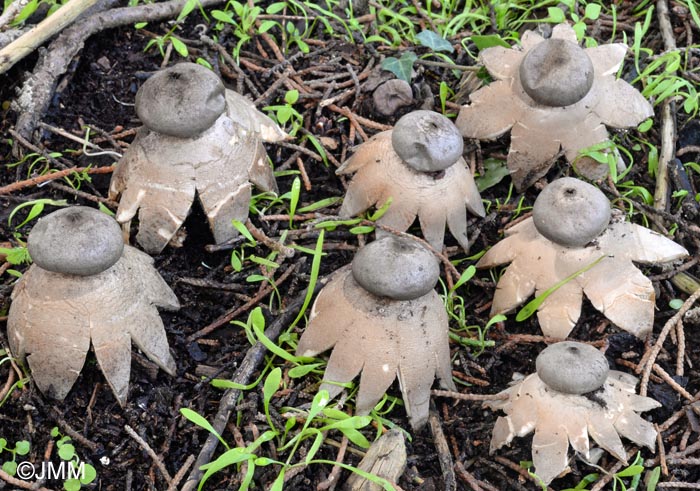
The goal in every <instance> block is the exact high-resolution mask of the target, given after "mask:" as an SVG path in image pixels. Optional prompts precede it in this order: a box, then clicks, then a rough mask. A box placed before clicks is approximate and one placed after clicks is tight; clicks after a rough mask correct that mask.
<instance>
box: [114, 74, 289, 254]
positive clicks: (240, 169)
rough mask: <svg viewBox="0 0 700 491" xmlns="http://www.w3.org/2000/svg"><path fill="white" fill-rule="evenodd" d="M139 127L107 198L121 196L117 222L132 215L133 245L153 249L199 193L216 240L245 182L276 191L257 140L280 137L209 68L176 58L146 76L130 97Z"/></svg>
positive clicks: (223, 236)
mask: <svg viewBox="0 0 700 491" xmlns="http://www.w3.org/2000/svg"><path fill="white" fill-rule="evenodd" d="M136 113H137V114H138V116H139V118H140V119H141V121H142V122H143V124H144V127H143V128H141V130H140V131H139V132H138V134H137V135H136V138H135V139H134V141H133V143H132V144H131V145H130V146H129V148H128V149H127V151H126V152H125V154H124V156H123V157H122V159H121V160H120V162H119V163H118V165H117V170H116V171H115V173H114V175H113V177H112V182H111V184H110V191H109V194H110V198H112V199H117V197H119V196H120V195H121V200H120V202H119V209H118V210H117V221H118V222H120V223H126V222H129V221H130V220H131V219H132V218H133V217H134V216H135V215H136V213H137V212H138V213H139V231H138V234H137V235H136V240H137V242H138V243H139V244H140V245H141V247H143V248H144V249H145V250H146V251H147V252H149V253H151V254H157V253H159V252H160V251H162V250H163V248H164V247H165V246H166V245H167V244H168V242H169V241H170V240H171V239H172V238H173V237H174V236H175V234H176V232H177V231H178V230H179V228H180V226H181V225H182V223H183V222H184V220H185V218H186V217H187V214H188V213H189V210H190V207H191V205H192V202H193V201H194V197H195V194H197V195H198V196H199V201H200V202H201V203H202V207H203V208H204V212H205V213H206V215H207V219H208V221H209V226H210V227H211V229H212V232H213V234H214V240H215V241H216V242H217V243H222V242H226V241H227V240H229V239H232V238H233V237H235V236H236V235H237V230H236V228H235V227H233V225H232V223H231V221H232V220H234V219H235V220H238V221H241V222H245V220H246V218H247V217H248V207H249V204H250V197H251V182H252V183H253V184H255V185H256V186H258V187H259V188H261V189H263V190H264V191H274V192H276V191H277V184H276V182H275V178H274V175H273V173H272V169H271V168H270V166H269V165H268V162H267V154H266V152H265V148H264V147H263V144H262V142H264V141H265V142H276V141H280V140H283V139H284V138H285V137H286V136H287V135H286V134H285V133H284V132H283V131H282V130H281V129H280V128H279V127H278V126H277V125H276V124H275V123H274V122H273V121H272V120H271V119H269V118H268V117H267V116H265V115H264V114H262V113H261V112H259V111H258V110H257V109H256V108H255V106H254V105H253V103H252V102H250V101H249V100H247V99H246V98H245V97H243V96H242V95H240V94H237V93H236V92H233V91H232V90H228V89H226V88H225V87H224V85H223V84H222V83H221V80H220V79H219V77H217V76H216V75H215V74H214V73H213V72H212V71H211V70H208V69H207V68H204V67H203V66H201V65H196V64H194V63H179V64H177V65H175V66H173V67H170V68H168V69H165V70H161V71H159V72H158V73H156V74H155V75H153V76H152V77H151V78H150V79H148V80H147V81H146V82H145V83H144V84H143V86H141V88H140V89H139V91H138V93H137V94H136Z"/></svg>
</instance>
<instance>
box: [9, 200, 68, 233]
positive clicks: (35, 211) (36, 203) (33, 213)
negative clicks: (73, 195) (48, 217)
mask: <svg viewBox="0 0 700 491" xmlns="http://www.w3.org/2000/svg"><path fill="white" fill-rule="evenodd" d="M46 205H50V206H68V201H66V200H65V199H60V200H54V199H37V200H33V201H27V202H26V203H22V204H21V205H18V206H16V207H15V209H14V210H12V213H10V216H9V217H8V219H7V224H8V225H12V218H13V217H14V216H15V215H16V214H17V212H18V211H19V210H21V209H22V208H26V207H27V206H31V209H30V210H29V215H27V218H25V219H24V221H23V222H22V223H20V224H19V225H17V226H16V227H15V228H21V227H22V226H24V225H26V224H27V223H29V222H31V221H32V220H34V219H35V218H36V217H38V216H39V215H40V214H41V212H43V211H44V207H45V206H46Z"/></svg>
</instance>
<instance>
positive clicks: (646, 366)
mask: <svg viewBox="0 0 700 491" xmlns="http://www.w3.org/2000/svg"><path fill="white" fill-rule="evenodd" d="M699 298H700V290H698V291H696V292H695V293H693V294H692V295H691V296H690V297H688V299H687V300H686V301H685V302H684V303H683V305H682V306H681V308H680V309H678V312H676V313H675V315H674V316H673V317H671V318H670V319H669V320H667V321H666V324H664V327H663V329H661V332H660V333H659V338H658V339H657V340H656V343H654V346H653V347H652V348H651V349H650V350H649V351H647V352H646V353H644V356H643V357H642V360H641V361H640V362H639V365H638V366H637V370H636V372H637V373H639V372H641V371H642V370H643V373H642V380H641V382H640V384H639V394H640V395H642V396H646V395H647V388H648V387H647V386H648V385H649V377H650V376H651V371H652V369H653V368H654V364H655V363H656V357H657V356H659V353H661V348H662V347H663V344H664V341H665V340H666V337H667V336H668V334H669V333H670V332H671V329H672V328H673V327H674V326H675V325H676V324H677V323H679V322H682V320H683V316H684V315H685V313H686V312H687V311H688V310H689V309H690V308H691V307H692V306H693V305H694V304H695V302H696V301H697V300H698V299H699Z"/></svg>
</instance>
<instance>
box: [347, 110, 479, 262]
mask: <svg viewBox="0 0 700 491" xmlns="http://www.w3.org/2000/svg"><path fill="white" fill-rule="evenodd" d="M436 140H437V142H436ZM462 149H463V141H462V138H461V136H459V133H458V132H457V130H456V129H455V128H454V125H452V123H451V122H450V121H449V120H448V119H447V118H445V117H444V116H442V115H439V114H437V113H434V112H431V111H415V112H413V113H409V114H407V115H405V116H403V117H402V118H401V119H399V121H398V122H397V124H396V128H395V129H394V130H389V131H384V132H382V133H379V134H377V135H375V136H374V137H372V138H371V139H370V140H368V141H367V142H365V143H363V144H361V145H360V146H358V147H357V149H356V150H355V153H354V154H353V155H352V157H350V158H349V159H348V160H347V161H345V163H344V164H343V165H342V166H341V167H340V168H339V169H338V170H337V171H336V173H337V174H350V173H355V175H354V177H353V179H352V181H351V183H350V186H349V187H348V191H347V194H346V196H345V199H344V200H343V205H342V207H341V209H340V215H341V216H343V217H351V216H355V215H357V214H359V213H362V212H364V211H365V210H367V209H368V208H370V207H371V206H374V205H376V206H381V205H383V204H385V203H386V202H387V201H388V200H389V199H391V200H392V201H391V205H390V206H389V208H388V210H387V211H386V212H385V213H384V215H382V217H381V218H379V220H378V221H377V223H379V224H380V225H385V226H388V227H391V228H394V229H396V230H399V231H401V232H403V231H406V230H408V228H409V227H410V226H411V224H412V223H413V222H414V221H415V219H416V216H417V217H418V219H419V221H420V226H421V229H422V231H423V236H424V237H425V239H426V240H427V241H428V242H429V243H430V245H431V246H432V247H434V248H436V249H438V250H441V249H442V247H443V239H444V235H445V224H447V226H448V227H449V229H450V231H451V232H452V235H453V236H454V237H455V238H456V239H457V242H459V244H460V245H461V246H462V248H463V249H465V250H467V249H468V247H469V239H468V236H467V214H466V209H468V210H469V211H471V212H472V213H474V214H475V215H478V216H484V213H485V212H484V207H483V204H482V202H481V196H480V195H479V190H478V189H477V187H476V184H475V183H474V179H473V178H472V176H471V173H470V172H469V170H468V168H467V166H466V162H465V161H464V159H463V158H462V156H461V153H462ZM404 158H405V159H408V160H409V161H410V162H406V161H404V160H403V159H404ZM450 164H451V165H450ZM465 208H466V209H465ZM385 235H386V233H385V232H384V231H382V230H381V229H378V230H377V237H378V238H381V237H383V236H385Z"/></svg>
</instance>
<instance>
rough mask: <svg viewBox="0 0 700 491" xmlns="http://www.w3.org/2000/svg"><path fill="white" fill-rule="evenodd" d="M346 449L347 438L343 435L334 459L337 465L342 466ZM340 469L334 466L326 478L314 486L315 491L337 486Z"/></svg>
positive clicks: (323, 490)
mask: <svg viewBox="0 0 700 491" xmlns="http://www.w3.org/2000/svg"><path fill="white" fill-rule="evenodd" d="M347 448H348V437H347V436H346V435H343V439H342V440H341V442H340V448H339V449H338V456H337V457H336V458H335V461H336V463H337V464H342V463H343V459H344V458H345V450H346V449H347ZM341 470H342V467H340V466H339V465H334V466H333V469H331V472H330V473H329V474H328V477H327V478H326V479H325V480H324V481H322V482H320V483H318V484H317V485H316V491H326V490H327V489H335V487H336V486H337V484H338V475H339V474H340V471H341Z"/></svg>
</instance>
